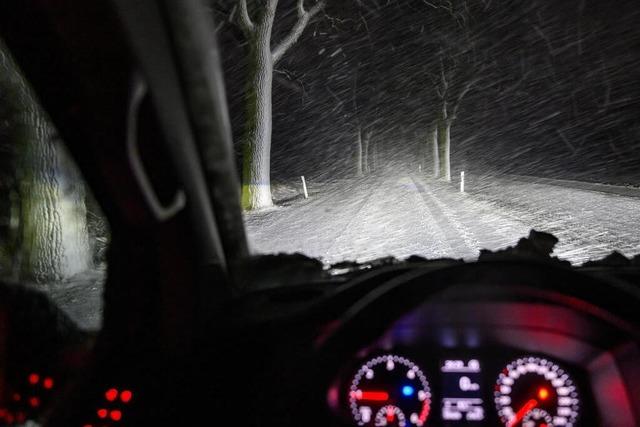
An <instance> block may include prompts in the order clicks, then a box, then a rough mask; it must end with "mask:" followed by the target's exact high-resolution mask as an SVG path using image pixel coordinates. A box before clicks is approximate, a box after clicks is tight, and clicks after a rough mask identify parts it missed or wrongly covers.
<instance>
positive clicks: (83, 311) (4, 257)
mask: <svg viewBox="0 0 640 427" xmlns="http://www.w3.org/2000/svg"><path fill="white" fill-rule="evenodd" d="M109 235H110V234H109V228H108V224H107V222H106V219H105V218H104V216H103V214H102V212H101V211H100V208H99V206H98V204H97V202H96V201H95V199H94V198H93V197H92V195H91V193H90V191H89V188H88V186H87V185H86V184H85V182H84V180H83V178H82V176H81V174H80V171H79V170H78V169H77V167H76V165H75V164H74V162H73V161H72V159H71V157H70V155H69V153H68V152H67V151H66V150H65V146H64V144H63V143H62V141H61V140H60V137H59V136H58V134H57V131H56V129H55V128H54V127H53V125H52V124H51V121H50V120H49V118H48V116H47V115H46V113H45V112H44V111H43V109H42V108H41V107H40V105H39V104H38V102H37V100H36V97H35V95H34V93H33V91H32V90H31V88H30V87H29V84H28V82H27V81H26V80H25V79H24V77H23V76H22V74H21V72H20V70H19V69H18V67H17V65H16V63H15V62H14V60H13V59H12V57H11V55H10V53H9V52H8V50H7V48H6V46H5V45H4V44H3V43H2V41H1V40H0V283H3V284H8V285H11V286H24V287H30V288H32V289H36V290H38V291H41V292H44V293H45V294H47V295H48V296H49V298H50V299H51V300H52V301H53V302H54V303H55V305H56V306H57V307H59V308H60V309H62V310H63V311H64V312H65V313H66V315H67V316H68V317H69V318H71V319H72V320H73V321H74V322H75V323H76V324H77V325H78V326H79V327H80V328H82V329H85V330H98V329H100V327H101V325H102V289H103V285H104V281H105V278H106V250H107V247H108V244H109Z"/></svg>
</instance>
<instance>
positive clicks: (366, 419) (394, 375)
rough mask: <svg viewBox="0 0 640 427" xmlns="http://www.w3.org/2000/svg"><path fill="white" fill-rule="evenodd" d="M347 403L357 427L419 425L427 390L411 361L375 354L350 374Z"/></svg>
mask: <svg viewBox="0 0 640 427" xmlns="http://www.w3.org/2000/svg"><path fill="white" fill-rule="evenodd" d="M349 406H350V409H351V413H352V414H353V418H354V420H355V421H356V423H357V424H358V425H360V426H400V427H404V426H417V427H421V426H423V425H425V423H426V421H427V418H428V417H429V412H430V411H431V390H430V389H429V382H428V381H427V378H426V377H425V375H424V373H423V372H422V370H421V369H420V368H419V367H418V366H417V365H416V364H415V363H413V362H411V361H410V360H408V359H405V358H404V357H400V356H395V355H385V356H379V357H376V358H374V359H371V360H369V361H368V362H367V363H365V364H364V365H362V366H361V367H360V369H359V370H358V372H357V373H356V375H355V376H354V377H353V380H352V381H351V386H350V388H349Z"/></svg>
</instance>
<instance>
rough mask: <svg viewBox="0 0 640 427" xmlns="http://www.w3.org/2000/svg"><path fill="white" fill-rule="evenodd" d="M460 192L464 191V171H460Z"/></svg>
mask: <svg viewBox="0 0 640 427" xmlns="http://www.w3.org/2000/svg"><path fill="white" fill-rule="evenodd" d="M460 192H461V193H464V171H462V172H460Z"/></svg>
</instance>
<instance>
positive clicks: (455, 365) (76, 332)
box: [0, 0, 640, 427]
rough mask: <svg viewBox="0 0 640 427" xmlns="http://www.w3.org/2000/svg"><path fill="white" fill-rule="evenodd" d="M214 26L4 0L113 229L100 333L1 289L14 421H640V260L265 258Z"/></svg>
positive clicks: (131, 9)
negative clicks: (246, 220) (248, 223)
mask: <svg viewBox="0 0 640 427" xmlns="http://www.w3.org/2000/svg"><path fill="white" fill-rule="evenodd" d="M209 20H210V16H209V15H208V14H207V12H206V9H204V8H203V5H202V2H200V1H198V0H184V1H179V2H178V1H170V0H164V1H153V0H137V1H127V0H114V1H94V2H83V1H79V0H60V1H49V0H5V1H3V2H2V3H1V4H0V37H2V39H3V40H4V42H5V43H6V44H7V46H8V48H9V49H10V51H11V52H12V54H13V56H14V57H15V60H16V62H17V63H18V64H19V66H20V68H21V70H22V72H23V73H24V75H25V76H26V78H27V79H28V80H29V82H30V84H31V85H32V87H33V89H34V91H35V93H36V94H37V97H38V99H39V101H40V102H41V104H42V105H43V107H44V109H45V110H46V112H47V113H48V115H49V116H50V117H51V120H52V121H53V123H55V125H56V127H57V129H58V130H59V132H60V134H61V136H62V138H63V139H64V141H65V143H66V146H67V148H68V149H69V151H70V152H71V154H72V156H73V158H74V160H75V161H76V163H77V164H78V166H79V168H80V170H81V171H82V174H83V175H84V177H85V178H86V180H87V182H88V184H89V186H90V187H91V189H92V191H93V193H94V194H95V197H96V199H97V201H98V203H99V204H100V206H101V208H102V210H103V211H104V213H105V215H106V217H107V219H108V221H109V224H110V228H111V234H112V235H111V246H110V248H109V252H108V265H109V268H108V272H107V282H106V285H105V291H104V320H103V326H102V329H101V330H100V331H99V332H97V333H89V332H87V331H82V330H80V329H79V328H77V326H76V325H75V324H74V322H73V321H72V320H70V319H69V318H68V316H66V315H65V314H64V313H63V312H61V311H60V310H59V309H58V308H57V307H56V306H55V304H53V303H52V302H51V301H50V300H49V299H48V298H47V297H46V296H45V295H44V294H42V293H41V292H39V291H36V290H28V289H23V288H20V287H16V286H14V285H12V284H10V283H3V284H2V286H1V287H0V425H7V426H10V425H31V424H27V422H30V421H31V422H37V423H40V424H38V425H45V426H60V427H70V426H77V427H86V426H94V427H95V426H115V425H127V426H145V425H149V426H151V425H179V426H188V425H196V424H197V425H232V424H233V425H246V426H271V425H274V426H275V425H278V426H286V425H291V426H294V425H295V426H300V425H305V426H315V425H317V426H353V425H360V426H364V425H377V426H382V425H400V426H404V425H417V426H422V425H426V426H457V425H486V426H498V425H507V426H516V425H518V426H519V425H522V426H525V425H526V426H541V425H547V426H549V425H553V426H615V427H627V426H628V427H632V426H638V425H640V315H639V314H638V313H639V308H640V259H639V258H638V257H636V258H635V259H627V258H625V257H623V256H620V255H615V254H613V255H611V256H610V257H608V258H605V259H603V260H601V261H595V262H591V263H588V264H586V265H584V266H582V267H574V266H571V265H570V264H569V263H566V262H562V261H560V260H558V259H556V258H552V257H551V256H550V253H551V249H552V248H553V245H554V243H555V241H554V239H555V238H554V237H553V236H550V235H547V234H545V233H538V232H535V231H532V232H531V234H530V235H529V236H523V239H522V240H521V241H520V242H519V243H518V244H517V246H514V247H512V248H509V249H507V250H504V251H499V252H489V251H485V252H483V253H482V254H481V256H480V259H479V260H478V261H476V262H464V261H461V260H454V259H436V260H428V259H424V258H421V257H418V256H415V257H411V258H409V259H407V260H406V261H403V262H395V261H391V260H386V259H382V260H380V261H377V262H373V263H368V264H356V263H344V264H343V265H336V266H334V267H333V268H332V269H330V270H327V269H324V268H323V267H322V265H321V264H320V263H319V262H317V261H315V260H313V259H311V258H307V257H305V256H302V255H264V256H255V255H250V252H249V249H248V245H247V239H246V236H245V230H244V225H243V222H242V211H241V208H240V198H239V194H237V188H239V178H238V174H237V171H236V166H235V161H234V157H233V156H234V153H233V147H232V144H231V130H230V125H229V117H228V114H229V113H228V110H227V104H226V99H225V88H224V80H223V75H222V68H221V65H220V55H221V52H220V50H219V49H218V47H217V44H216V43H217V42H216V35H215V33H214V32H213V31H212V26H211V24H210V22H209ZM534 374H535V375H534ZM519 378H522V379H524V381H522V380H521V381H518V379H519ZM523 382H526V384H523Z"/></svg>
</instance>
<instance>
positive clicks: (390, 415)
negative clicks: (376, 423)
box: [387, 406, 396, 423]
mask: <svg viewBox="0 0 640 427" xmlns="http://www.w3.org/2000/svg"><path fill="white" fill-rule="evenodd" d="M395 417H396V414H394V413H393V407H391V406H389V407H388V408H387V422H388V423H392V422H393V420H394V418H395Z"/></svg>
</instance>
